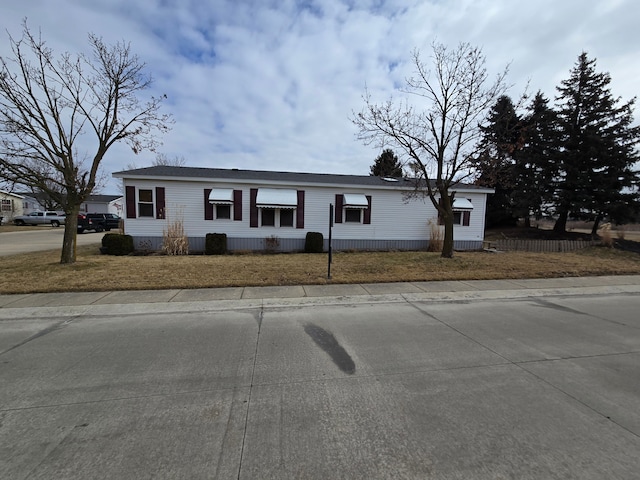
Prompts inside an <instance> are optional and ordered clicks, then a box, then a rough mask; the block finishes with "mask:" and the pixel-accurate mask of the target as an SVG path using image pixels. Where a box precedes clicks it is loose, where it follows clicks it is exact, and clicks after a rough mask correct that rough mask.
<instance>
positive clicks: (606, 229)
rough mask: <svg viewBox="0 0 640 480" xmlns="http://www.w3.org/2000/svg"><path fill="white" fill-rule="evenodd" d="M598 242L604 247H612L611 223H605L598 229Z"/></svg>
mask: <svg viewBox="0 0 640 480" xmlns="http://www.w3.org/2000/svg"><path fill="white" fill-rule="evenodd" d="M599 231H600V243H601V244H602V245H604V246H605V247H609V248H611V247H613V237H612V236H611V224H610V223H605V224H603V225H602V226H601V227H600V229H599Z"/></svg>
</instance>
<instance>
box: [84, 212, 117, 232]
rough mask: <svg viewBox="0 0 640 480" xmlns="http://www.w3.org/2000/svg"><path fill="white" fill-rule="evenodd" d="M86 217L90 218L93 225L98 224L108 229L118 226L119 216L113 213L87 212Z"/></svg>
mask: <svg viewBox="0 0 640 480" xmlns="http://www.w3.org/2000/svg"><path fill="white" fill-rule="evenodd" d="M87 217H89V219H91V221H92V222H93V224H94V225H96V224H99V225H101V226H102V229H103V230H105V231H107V232H108V231H109V230H112V229H118V228H120V220H121V219H120V217H119V216H118V215H114V214H113V213H87Z"/></svg>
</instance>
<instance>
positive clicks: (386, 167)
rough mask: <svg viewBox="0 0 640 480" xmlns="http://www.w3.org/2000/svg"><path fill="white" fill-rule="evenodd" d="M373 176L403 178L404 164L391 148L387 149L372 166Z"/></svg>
mask: <svg viewBox="0 0 640 480" xmlns="http://www.w3.org/2000/svg"><path fill="white" fill-rule="evenodd" d="M371 175H373V176H376V177H388V178H402V164H401V163H400V161H399V160H398V156H397V155H396V154H395V153H393V150H391V149H390V148H387V149H385V150H384V151H383V152H382V153H381V154H380V155H379V156H378V158H376V160H375V163H374V164H373V165H372V166H371Z"/></svg>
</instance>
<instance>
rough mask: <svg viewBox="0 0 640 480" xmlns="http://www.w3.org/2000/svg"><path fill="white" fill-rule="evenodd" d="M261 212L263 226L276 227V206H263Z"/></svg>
mask: <svg viewBox="0 0 640 480" xmlns="http://www.w3.org/2000/svg"><path fill="white" fill-rule="evenodd" d="M260 213H261V216H262V222H261V224H262V226H263V227H274V226H275V224H276V209H275V208H261V209H260Z"/></svg>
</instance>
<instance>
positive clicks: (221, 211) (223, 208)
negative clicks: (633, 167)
mask: <svg viewBox="0 0 640 480" xmlns="http://www.w3.org/2000/svg"><path fill="white" fill-rule="evenodd" d="M216 219H217V220H222V219H227V220H231V205H229V204H221V203H220V204H217V205H216Z"/></svg>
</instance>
